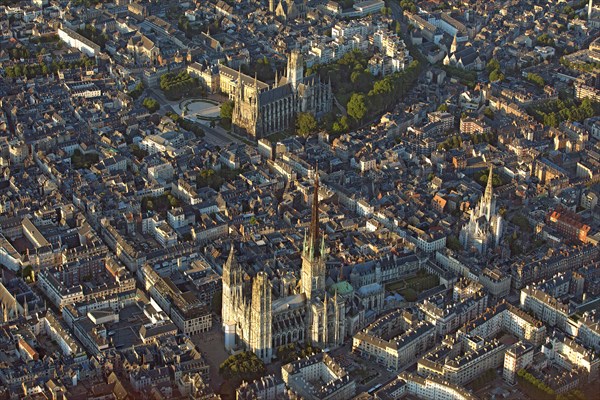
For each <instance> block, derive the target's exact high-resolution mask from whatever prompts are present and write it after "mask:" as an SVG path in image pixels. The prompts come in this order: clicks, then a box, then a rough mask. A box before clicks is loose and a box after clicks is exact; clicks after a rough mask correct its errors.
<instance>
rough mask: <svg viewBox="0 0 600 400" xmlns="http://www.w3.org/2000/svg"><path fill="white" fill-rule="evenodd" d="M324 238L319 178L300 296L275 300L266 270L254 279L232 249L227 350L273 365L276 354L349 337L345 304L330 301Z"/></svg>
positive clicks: (225, 312) (226, 281) (226, 276)
mask: <svg viewBox="0 0 600 400" xmlns="http://www.w3.org/2000/svg"><path fill="white" fill-rule="evenodd" d="M325 259H326V248H325V239H324V237H323V236H322V235H320V232H319V182H318V176H317V177H316V178H315V186H314V194H313V202H312V213H311V224H310V230H309V232H308V234H307V235H306V236H305V239H304V246H303V249H302V271H301V283H300V285H299V286H300V291H299V293H296V294H292V295H289V296H285V297H282V298H279V299H276V300H275V301H273V300H272V293H271V284H270V282H269V278H268V276H267V274H266V273H265V272H264V271H261V272H259V273H257V274H256V276H255V277H254V278H251V277H250V276H249V275H248V274H247V273H246V272H245V271H244V270H243V268H242V267H241V265H240V264H239V263H238V262H237V259H236V256H235V250H234V248H233V245H232V247H231V251H230V254H229V258H228V259H227V262H226V263H225V264H224V265H223V306H222V307H223V308H222V316H223V326H224V329H225V336H226V338H225V342H226V347H230V348H233V345H234V343H237V344H239V345H241V346H242V347H245V348H246V349H247V350H250V351H253V352H254V353H255V354H256V355H257V356H258V357H259V358H261V359H262V360H263V361H265V362H267V363H268V362H270V361H271V360H272V357H273V349H274V348H275V349H276V348H277V347H279V346H282V345H286V344H290V343H298V342H300V343H302V342H311V343H312V344H315V345H318V346H323V347H333V346H338V345H341V344H342V343H343V340H344V336H345V331H346V330H345V325H346V324H345V315H346V312H345V310H346V309H345V302H344V300H343V299H342V298H341V297H340V296H337V293H336V294H335V295H334V296H333V297H328V294H327V291H326V285H325V279H326V268H325Z"/></svg>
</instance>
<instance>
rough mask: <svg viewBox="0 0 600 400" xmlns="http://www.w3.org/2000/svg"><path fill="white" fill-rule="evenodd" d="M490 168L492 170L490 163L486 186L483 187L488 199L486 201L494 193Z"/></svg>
mask: <svg viewBox="0 0 600 400" xmlns="http://www.w3.org/2000/svg"><path fill="white" fill-rule="evenodd" d="M492 170H493V165H491V164H490V174H489V176H488V180H487V186H486V187H485V198H486V199H488V201H489V199H491V198H492V196H493V195H494V188H493V184H492V180H493V179H492V178H493V176H494V174H493V172H492Z"/></svg>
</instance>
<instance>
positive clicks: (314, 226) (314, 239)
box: [308, 164, 321, 256]
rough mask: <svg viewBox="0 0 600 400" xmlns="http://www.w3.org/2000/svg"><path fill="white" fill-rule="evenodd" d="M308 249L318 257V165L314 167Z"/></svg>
mask: <svg viewBox="0 0 600 400" xmlns="http://www.w3.org/2000/svg"><path fill="white" fill-rule="evenodd" d="M308 245H309V248H310V250H311V252H312V254H313V256H318V255H319V254H320V253H321V251H320V249H319V165H318V164H317V166H316V167H315V187H314V192H313V202H312V212H311V218H310V239H309V243H308Z"/></svg>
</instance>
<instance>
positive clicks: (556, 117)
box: [527, 97, 600, 127]
mask: <svg viewBox="0 0 600 400" xmlns="http://www.w3.org/2000/svg"><path fill="white" fill-rule="evenodd" d="M527 110H528V112H529V114H531V115H533V117H534V118H535V119H536V120H537V121H538V122H541V123H543V124H544V125H547V126H552V127H557V126H558V125H560V123H561V122H563V121H583V120H584V119H586V118H591V117H593V116H595V115H598V114H600V103H596V102H592V101H591V100H590V99H587V98H586V99H583V100H582V101H581V103H578V102H577V101H576V100H575V99H573V98H572V97H567V98H562V99H561V98H559V99H552V100H546V101H542V102H539V103H536V104H534V105H532V106H530V107H528V109H527Z"/></svg>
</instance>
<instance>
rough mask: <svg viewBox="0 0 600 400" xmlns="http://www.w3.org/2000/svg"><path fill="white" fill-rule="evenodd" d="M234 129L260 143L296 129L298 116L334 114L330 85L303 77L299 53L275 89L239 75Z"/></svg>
mask: <svg viewBox="0 0 600 400" xmlns="http://www.w3.org/2000/svg"><path fill="white" fill-rule="evenodd" d="M233 99H234V107H233V115H232V125H233V129H234V130H235V131H236V132H238V133H244V134H247V135H249V136H251V137H253V138H256V139H259V138H261V137H265V136H268V135H270V134H272V133H276V132H281V131H284V130H287V129H290V128H293V127H294V121H295V117H296V115H297V114H298V113H300V112H303V113H310V114H312V115H314V116H315V117H317V118H319V117H321V116H322V115H324V114H326V113H328V112H330V111H331V108H332V105H333V93H332V90H331V82H328V83H323V82H321V80H320V79H319V77H318V76H317V75H311V76H308V77H305V76H304V59H303V58H302V55H301V54H300V52H299V51H298V50H294V51H292V52H291V54H290V56H289V58H288V66H287V74H286V75H285V76H284V77H282V78H281V79H279V80H278V79H277V78H275V84H274V85H272V86H269V85H266V84H264V83H262V82H259V81H258V80H257V79H256V78H255V79H254V80H253V81H252V79H249V77H247V76H243V75H242V73H241V72H238V79H237V82H236V85H235V89H234V95H233Z"/></svg>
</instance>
